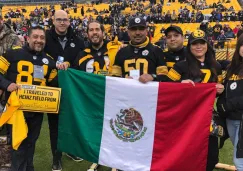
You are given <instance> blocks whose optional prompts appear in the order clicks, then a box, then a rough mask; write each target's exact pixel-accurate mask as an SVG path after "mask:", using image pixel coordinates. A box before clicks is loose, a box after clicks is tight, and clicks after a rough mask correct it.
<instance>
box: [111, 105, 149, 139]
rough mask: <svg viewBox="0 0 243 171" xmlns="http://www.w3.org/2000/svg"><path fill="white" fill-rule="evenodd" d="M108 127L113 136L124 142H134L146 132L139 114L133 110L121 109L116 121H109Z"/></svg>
mask: <svg viewBox="0 0 243 171" xmlns="http://www.w3.org/2000/svg"><path fill="white" fill-rule="evenodd" d="M110 127H111V129H112V131H113V132H114V134H115V136H116V137H117V138H119V139H121V140H123V141H125V142H135V141H137V140H139V139H141V138H142V137H143V136H144V135H145V133H146V131H147V127H144V122H143V118H142V116H141V114H140V113H139V112H138V111H137V110H135V109H134V108H129V109H121V110H120V112H119V113H118V114H116V119H114V120H113V119H111V120H110Z"/></svg>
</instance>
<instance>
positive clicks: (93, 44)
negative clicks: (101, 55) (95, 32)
mask: <svg viewBox="0 0 243 171" xmlns="http://www.w3.org/2000/svg"><path fill="white" fill-rule="evenodd" d="M102 41H103V38H101V37H100V38H99V40H98V41H97V42H93V41H92V40H90V42H91V44H92V46H94V47H99V46H100V44H101V43H102Z"/></svg>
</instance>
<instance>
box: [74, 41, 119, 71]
mask: <svg viewBox="0 0 243 171" xmlns="http://www.w3.org/2000/svg"><path fill="white" fill-rule="evenodd" d="M110 45H112V44H111V43H109V42H107V41H104V44H103V46H102V47H101V48H100V49H99V50H96V49H94V48H93V47H92V46H90V47H89V48H86V49H85V50H84V51H82V52H80V53H79V55H78V57H77V58H76V60H75V63H74V68H75V69H78V70H81V71H85V72H88V73H94V74H99V75H109V73H110V71H111V69H110V66H111V56H115V54H110V53H116V52H117V51H110V52H108V49H109V47H108V46H110ZM108 53H109V54H108Z"/></svg>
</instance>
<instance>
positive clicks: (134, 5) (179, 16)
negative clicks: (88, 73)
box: [4, 0, 243, 49]
mask: <svg viewBox="0 0 243 171" xmlns="http://www.w3.org/2000/svg"><path fill="white" fill-rule="evenodd" d="M179 2H180V3H186V4H190V5H191V6H192V7H193V10H192V11H190V10H189V9H188V8H187V6H185V7H184V8H183V7H182V6H181V7H180V9H179V10H173V11H172V12H171V11H169V10H168V11H167V12H163V3H164V2H163V0H161V1H160V3H157V4H156V3H155V2H154V1H153V0H150V6H149V7H145V6H144V4H143V1H133V0H127V1H122V2H121V1H120V0H117V2H116V3H110V5H109V9H102V10H100V11H98V10H97V9H95V8H94V7H92V6H93V5H94V4H97V3H98V4H99V3H102V1H100V0H99V1H96V2H95V1H94V2H93V3H92V4H91V6H90V8H88V9H86V10H84V7H83V6H82V7H81V8H80V11H78V12H80V14H81V15H80V16H82V17H73V16H71V15H70V22H71V27H72V28H74V30H75V33H76V34H77V35H78V36H80V37H82V38H83V39H84V40H85V41H88V40H87V35H86V29H87V23H88V21H91V20H98V21H99V22H100V23H102V24H105V25H110V27H108V29H107V30H106V35H105V38H106V39H108V40H113V39H114V38H115V37H116V36H117V37H118V39H119V40H120V41H123V42H125V43H126V42H128V41H129V36H128V33H127V28H126V26H127V24H128V20H129V18H130V17H133V16H135V15H136V16H140V17H143V18H144V19H145V20H146V21H147V24H148V26H149V27H148V31H149V37H150V38H153V37H154V33H155V29H156V26H155V24H159V23H192V22H197V23H201V24H200V29H201V30H203V31H205V32H206V33H207V34H208V36H209V39H210V42H211V43H212V45H214V44H215V42H217V44H216V45H215V47H216V48H224V45H225V42H226V41H227V40H229V39H234V38H235V37H236V35H237V32H238V30H239V29H241V28H242V25H236V26H235V28H230V27H229V25H228V24H224V25H223V26H222V25H221V24H220V22H222V21H236V20H239V21H243V10H241V11H238V12H236V11H235V10H234V7H233V6H231V7H230V8H229V9H227V8H226V7H224V6H223V5H222V3H221V1H220V0H219V2H218V3H213V4H212V5H207V4H206V2H205V1H203V0H200V1H199V2H198V3H197V4H196V5H195V4H194V0H193V1H188V0H179ZM228 2H230V1H229V0H227V1H226V3H228ZM168 3H174V0H169V1H168ZM202 4H203V5H202ZM201 5H202V6H203V9H205V8H206V7H207V8H212V12H211V17H210V18H209V20H207V21H205V20H204V19H205V18H204V14H203V13H202V11H201V8H199V7H198V6H201ZM128 7H129V8H131V10H132V11H136V13H134V15H130V14H123V13H122V10H125V9H126V8H128ZM147 8H148V9H149V10H150V13H148V14H145V10H146V9H147ZM60 9H62V10H66V11H67V13H69V12H70V10H73V12H74V13H77V9H78V6H77V4H75V3H74V4H73V3H71V2H68V3H61V4H60ZM25 12H26V10H25V9H21V10H19V9H17V10H16V11H13V10H11V11H10V12H8V13H6V15H5V16H4V17H5V19H6V20H7V23H9V24H10V25H12V27H13V29H14V31H15V32H17V34H19V35H22V36H24V37H26V35H27V30H28V28H29V27H30V26H31V25H32V26H33V25H41V26H43V27H46V29H50V28H51V26H52V16H53V14H54V13H55V8H54V6H53V5H50V6H49V7H46V6H43V7H40V8H38V7H36V8H35V9H34V10H33V11H31V12H30V14H29V16H28V17H24V15H25ZM93 14H94V15H93ZM11 18H21V20H18V21H17V20H16V21H14V20H11ZM12 21H13V22H12ZM212 21H217V22H216V25H215V26H210V25H209V22H212ZM165 29H166V28H164V27H163V28H162V29H161V33H162V34H163V32H164V30H165ZM189 35H190V31H187V32H186V33H185V38H187V37H189ZM86 43H87V42H86ZM158 44H159V45H160V46H161V48H162V49H164V48H165V47H166V41H165V37H164V36H163V35H162V37H161V39H160V40H159V42H158Z"/></svg>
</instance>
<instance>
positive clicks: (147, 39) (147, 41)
mask: <svg viewBox="0 0 243 171" xmlns="http://www.w3.org/2000/svg"><path fill="white" fill-rule="evenodd" d="M129 44H130V45H131V46H133V47H136V48H144V47H146V46H147V45H148V44H149V38H148V37H146V41H145V42H143V43H141V44H139V45H133V44H132V42H131V41H130V42H129Z"/></svg>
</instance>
